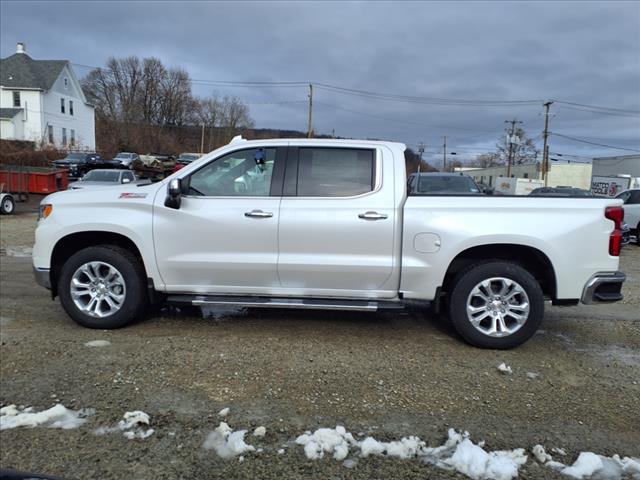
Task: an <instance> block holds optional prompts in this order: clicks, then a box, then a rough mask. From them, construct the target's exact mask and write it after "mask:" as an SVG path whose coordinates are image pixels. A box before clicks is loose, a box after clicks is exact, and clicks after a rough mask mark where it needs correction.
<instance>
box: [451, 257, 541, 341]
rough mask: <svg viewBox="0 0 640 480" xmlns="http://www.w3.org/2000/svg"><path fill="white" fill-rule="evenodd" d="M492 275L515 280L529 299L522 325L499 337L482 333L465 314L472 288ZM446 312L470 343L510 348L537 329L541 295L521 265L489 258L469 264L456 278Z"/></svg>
mask: <svg viewBox="0 0 640 480" xmlns="http://www.w3.org/2000/svg"><path fill="white" fill-rule="evenodd" d="M495 277H503V278H506V279H509V280H512V281H515V282H517V283H518V284H519V285H520V286H521V287H522V289H523V290H524V292H525V293H526V295H527V297H528V300H529V301H528V303H529V315H528V317H527V319H526V320H525V321H524V324H522V326H521V327H520V328H519V329H518V330H516V331H514V332H513V333H511V334H509V335H506V336H502V337H496V336H490V335H488V334H486V333H483V332H481V331H480V330H479V329H477V328H476V327H474V326H473V325H472V323H471V321H470V320H469V318H468V317H467V300H468V299H469V296H470V295H471V292H472V290H473V289H474V288H475V286H476V285H478V284H479V283H480V282H482V281H484V280H487V279H490V278H495ZM449 314H450V319H451V322H452V324H453V326H454V328H455V329H456V331H457V332H458V333H459V334H460V336H461V337H462V338H464V339H465V340H466V341H467V342H468V343H470V344H471V345H475V346H477V347H482V348H493V349H509V348H514V347H517V346H518V345H521V344H523V343H524V342H526V341H527V340H528V339H529V338H531V337H532V336H533V335H534V334H535V333H536V331H537V330H538V327H539V326H540V323H541V322H542V318H543V317H544V296H543V294H542V289H541V288H540V284H539V283H538V281H537V280H536V279H535V278H534V277H533V276H532V275H531V274H530V273H529V272H528V271H527V270H525V269H524V268H522V267H521V266H520V265H518V264H516V263H511V262H507V261H503V260H492V261H487V262H483V263H478V264H475V265H472V266H470V267H469V268H467V269H466V270H464V271H462V272H461V273H460V274H459V275H458V276H457V277H456V279H455V280H454V285H453V290H452V292H451V296H450V303H449Z"/></svg>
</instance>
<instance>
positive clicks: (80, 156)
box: [65, 153, 84, 163]
mask: <svg viewBox="0 0 640 480" xmlns="http://www.w3.org/2000/svg"><path fill="white" fill-rule="evenodd" d="M65 160H66V161H67V162H72V163H78V162H81V161H82V160H84V153H70V154H69V155H67V156H66V157H65Z"/></svg>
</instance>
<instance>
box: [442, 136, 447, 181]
mask: <svg viewBox="0 0 640 480" xmlns="http://www.w3.org/2000/svg"><path fill="white" fill-rule="evenodd" d="M442 148H443V150H442V171H443V172H446V171H447V136H446V135H445V136H444V144H443V145H442Z"/></svg>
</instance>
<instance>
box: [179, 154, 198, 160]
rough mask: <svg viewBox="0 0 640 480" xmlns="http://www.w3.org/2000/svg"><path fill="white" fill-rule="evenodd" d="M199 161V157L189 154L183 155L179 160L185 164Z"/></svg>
mask: <svg viewBox="0 0 640 480" xmlns="http://www.w3.org/2000/svg"><path fill="white" fill-rule="evenodd" d="M197 159H198V155H192V154H188V153H183V154H182V155H180V157H179V158H178V160H180V161H183V162H193V161H194V160H197Z"/></svg>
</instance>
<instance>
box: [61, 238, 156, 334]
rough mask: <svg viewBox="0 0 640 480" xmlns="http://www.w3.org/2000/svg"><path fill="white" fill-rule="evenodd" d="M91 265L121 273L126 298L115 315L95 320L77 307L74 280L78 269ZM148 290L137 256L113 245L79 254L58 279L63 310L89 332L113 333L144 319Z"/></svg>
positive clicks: (65, 265) (96, 247) (73, 256)
mask: <svg viewBox="0 0 640 480" xmlns="http://www.w3.org/2000/svg"><path fill="white" fill-rule="evenodd" d="M88 262H104V263H107V264H109V265H111V266H113V267H115V269H117V270H118V271H119V272H120V273H121V276H122V278H123V280H124V284H125V287H126V290H125V292H126V295H125V298H124V301H123V302H122V306H121V307H120V309H119V310H117V311H116V312H115V313H113V314H110V315H108V316H105V317H94V316H91V315H89V314H87V313H85V312H84V311H82V310H81V309H80V308H79V307H78V306H76V304H75V303H74V301H73V299H72V296H71V280H72V277H73V275H74V273H75V272H76V270H77V269H78V268H79V267H81V266H82V265H84V264H86V263H88ZM146 286H147V282H146V275H145V271H144V267H143V265H142V264H141V262H140V260H139V259H138V258H136V256H135V255H133V254H132V253H131V252H129V251H128V250H126V249H124V248H121V247H117V246H114V245H99V246H95V247H87V248H84V249H82V250H80V251H79V252H77V253H75V254H73V255H72V256H71V257H70V258H69V259H68V260H67V261H66V262H65V263H64V265H63V266H62V270H61V272H60V277H59V279H58V294H59V295H60V302H61V303H62V307H63V308H64V309H65V311H66V312H67V314H68V315H69V316H70V317H71V318H72V319H73V320H74V321H75V322H77V323H79V324H80V325H82V326H83V327H88V328H99V329H114V328H120V327H124V326H126V325H129V324H130V323H132V322H134V321H135V320H137V319H138V318H139V317H141V316H143V315H144V313H145V311H146V309H147V306H148V297H147V291H146Z"/></svg>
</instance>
